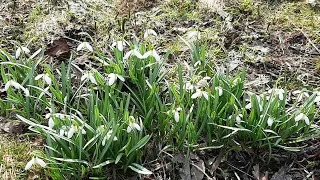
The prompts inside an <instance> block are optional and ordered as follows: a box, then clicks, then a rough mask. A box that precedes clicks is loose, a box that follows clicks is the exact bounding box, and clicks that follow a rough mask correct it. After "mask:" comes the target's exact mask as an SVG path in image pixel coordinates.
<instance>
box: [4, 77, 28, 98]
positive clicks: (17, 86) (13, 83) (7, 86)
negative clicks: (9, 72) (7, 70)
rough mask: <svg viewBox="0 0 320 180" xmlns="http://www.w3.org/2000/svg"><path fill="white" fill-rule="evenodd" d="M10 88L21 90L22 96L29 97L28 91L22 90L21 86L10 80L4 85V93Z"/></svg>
mask: <svg viewBox="0 0 320 180" xmlns="http://www.w3.org/2000/svg"><path fill="white" fill-rule="evenodd" d="M11 86H13V87H14V88H15V89H17V90H19V89H21V90H23V91H24V94H25V95H26V96H30V93H29V90H28V89H26V88H24V87H23V86H22V85H21V84H19V83H17V82H15V81H13V80H10V81H8V82H7V83H6V85H5V86H4V91H8V89H9V88H10V87H11Z"/></svg>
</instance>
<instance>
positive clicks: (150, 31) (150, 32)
mask: <svg viewBox="0 0 320 180" xmlns="http://www.w3.org/2000/svg"><path fill="white" fill-rule="evenodd" d="M149 35H154V36H158V34H157V33H156V32H155V31H154V30H153V29H147V30H146V32H145V33H144V36H143V38H144V39H147V38H148V36H149Z"/></svg>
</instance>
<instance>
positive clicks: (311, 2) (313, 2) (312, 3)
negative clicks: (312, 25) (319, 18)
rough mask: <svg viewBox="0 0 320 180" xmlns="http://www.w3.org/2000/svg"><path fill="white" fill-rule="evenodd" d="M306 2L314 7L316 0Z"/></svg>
mask: <svg viewBox="0 0 320 180" xmlns="http://www.w3.org/2000/svg"><path fill="white" fill-rule="evenodd" d="M307 3H309V4H310V5H311V6H312V7H315V6H316V5H317V0H307Z"/></svg>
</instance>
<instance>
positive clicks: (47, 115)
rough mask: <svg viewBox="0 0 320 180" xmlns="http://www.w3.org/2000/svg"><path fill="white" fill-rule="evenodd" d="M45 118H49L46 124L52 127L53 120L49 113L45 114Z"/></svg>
mask: <svg viewBox="0 0 320 180" xmlns="http://www.w3.org/2000/svg"><path fill="white" fill-rule="evenodd" d="M45 118H46V119H49V120H48V126H49V128H50V129H52V128H53V127H54V121H53V118H52V117H51V113H48V114H46V116H45Z"/></svg>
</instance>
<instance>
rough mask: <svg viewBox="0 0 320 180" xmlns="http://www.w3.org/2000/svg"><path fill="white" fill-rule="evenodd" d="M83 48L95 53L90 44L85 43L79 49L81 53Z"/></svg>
mask: <svg viewBox="0 0 320 180" xmlns="http://www.w3.org/2000/svg"><path fill="white" fill-rule="evenodd" d="M83 48H86V49H87V50H89V51H90V52H93V48H92V46H91V45H90V44H89V43H88V42H83V43H81V44H80V45H79V46H78V47H77V51H81V50H82V49H83Z"/></svg>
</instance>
